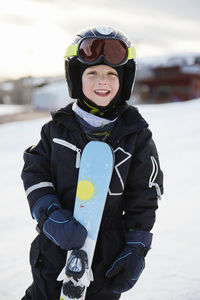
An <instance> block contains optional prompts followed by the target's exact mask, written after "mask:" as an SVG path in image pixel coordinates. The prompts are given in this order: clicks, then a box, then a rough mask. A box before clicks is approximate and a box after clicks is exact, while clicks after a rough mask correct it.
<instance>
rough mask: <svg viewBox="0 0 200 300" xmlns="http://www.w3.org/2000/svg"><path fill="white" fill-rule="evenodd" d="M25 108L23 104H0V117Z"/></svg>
mask: <svg viewBox="0 0 200 300" xmlns="http://www.w3.org/2000/svg"><path fill="white" fill-rule="evenodd" d="M24 110H25V105H14V104H0V117H1V116H4V115H10V114H14V113H20V112H23V111H24Z"/></svg>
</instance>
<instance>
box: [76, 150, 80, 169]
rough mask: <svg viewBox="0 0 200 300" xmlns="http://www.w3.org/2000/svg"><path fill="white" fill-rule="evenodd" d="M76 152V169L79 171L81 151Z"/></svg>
mask: <svg viewBox="0 0 200 300" xmlns="http://www.w3.org/2000/svg"><path fill="white" fill-rule="evenodd" d="M76 152H77V154H76V168H77V169H79V168H80V161H81V150H80V149H77V150H76Z"/></svg>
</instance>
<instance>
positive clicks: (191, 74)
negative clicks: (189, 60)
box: [137, 57, 200, 103]
mask: <svg viewBox="0 0 200 300" xmlns="http://www.w3.org/2000/svg"><path fill="white" fill-rule="evenodd" d="M151 72H152V76H150V77H148V78H145V75H144V76H143V77H142V78H140V79H139V80H138V81H137V90H138V91H140V92H139V94H140V99H141V101H142V102H144V101H145V102H157V103H163V102H173V101H186V100H190V99H194V98H199V97H200V57H196V58H195V60H194V63H193V64H186V63H185V64H184V63H182V64H170V65H167V64H165V65H160V66H157V67H153V68H152V69H151Z"/></svg>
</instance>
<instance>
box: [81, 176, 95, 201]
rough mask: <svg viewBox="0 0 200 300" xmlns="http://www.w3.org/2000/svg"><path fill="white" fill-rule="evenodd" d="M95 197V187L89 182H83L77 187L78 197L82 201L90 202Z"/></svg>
mask: <svg viewBox="0 0 200 300" xmlns="http://www.w3.org/2000/svg"><path fill="white" fill-rule="evenodd" d="M93 195H94V185H93V184H92V183H91V182H90V181H88V180H81V181H79V183H78V187H77V196H78V198H79V199H80V200H89V199H90V198H91V197H92V196H93Z"/></svg>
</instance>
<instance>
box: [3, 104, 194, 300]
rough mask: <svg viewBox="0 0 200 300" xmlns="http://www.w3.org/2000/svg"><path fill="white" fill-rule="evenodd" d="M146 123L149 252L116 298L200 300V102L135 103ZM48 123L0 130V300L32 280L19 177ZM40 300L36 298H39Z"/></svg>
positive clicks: (29, 226) (30, 228) (15, 295)
mask: <svg viewBox="0 0 200 300" xmlns="http://www.w3.org/2000/svg"><path fill="white" fill-rule="evenodd" d="M139 110H140V112H141V113H142V114H143V116H144V117H145V118H146V120H147V121H148V122H149V124H150V128H151V129H152V131H153V136H154V140H155V142H156V144H157V148H158V151H159V155H160V161H161V166H162V169H163V171H164V175H165V194H164V196H163V199H162V201H160V203H159V210H158V211H157V222H156V224H155V226H154V229H153V233H154V240H153V245H152V250H151V251H150V252H149V254H148V256H147V258H146V269H145V271H144V272H143V274H142V276H141V278H140V280H139V281H138V283H137V284H136V286H135V287H134V288H133V289H132V290H131V291H129V292H127V293H125V294H123V296H122V297H121V299H122V300H131V299H136V300H198V299H200V285H199V282H200V259H199V253H200V241H199V237H200V224H199V223H200V200H199V195H200V184H199V178H200V176H199V170H200V100H197V99H196V100H193V101H190V102H186V103H173V104H162V105H145V106H139ZM47 120H48V119H40V120H32V121H23V122H16V123H9V124H3V125H0V137H1V147H0V167H1V173H0V176H1V178H0V183H1V218H0V241H1V247H0V260H1V261H0V299H1V300H10V299H16V300H17V299H18V300H20V299H21V297H22V296H23V294H24V290H25V289H26V288H27V287H28V285H29V284H30V283H31V274H30V268H29V262H28V259H29V248H30V243H31V241H32V239H33V238H34V237H35V236H36V231H35V229H34V227H35V222H34V221H33V220H32V219H31V217H30V214H29V208H28V204H27V201H26V197H25V193H24V190H23V186H22V181H21V179H20V173H21V169H22V166H23V158H22V156H23V151H24V149H25V148H26V147H28V146H30V145H32V144H34V143H37V141H38V139H39V133H40V128H41V126H42V124H43V123H44V122H46V121H47ZM38 300H39V299H38Z"/></svg>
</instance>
